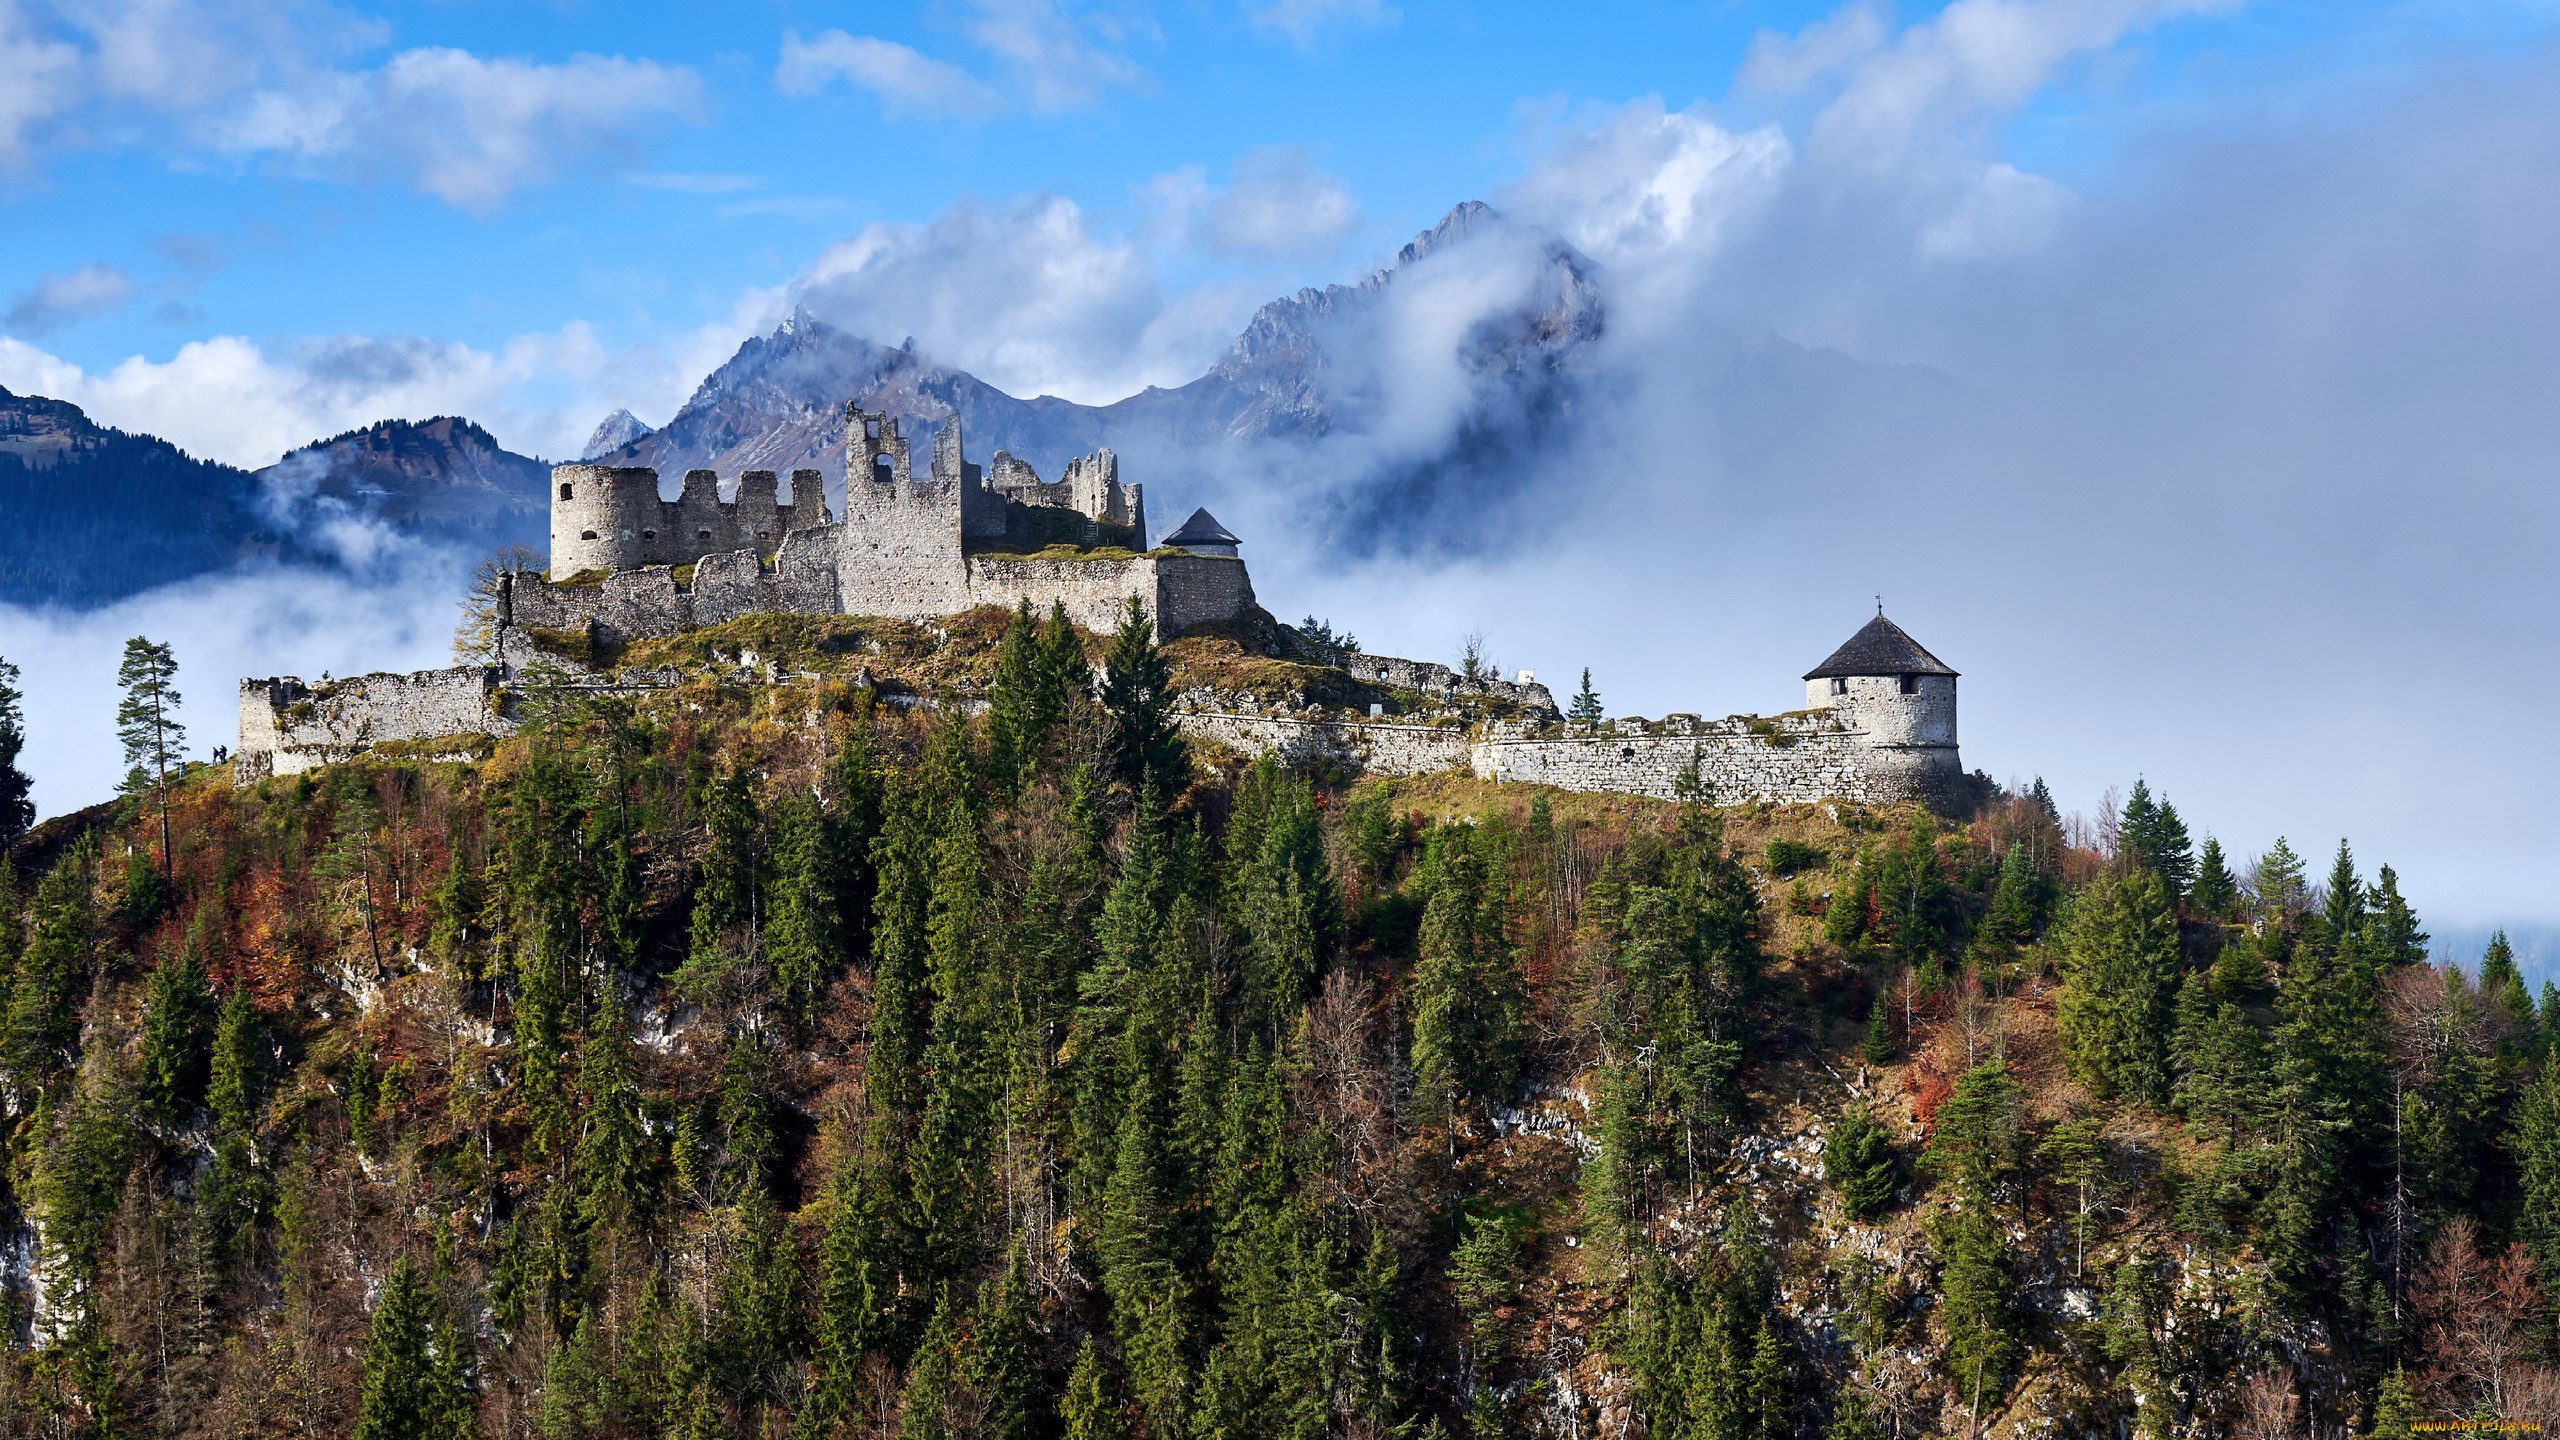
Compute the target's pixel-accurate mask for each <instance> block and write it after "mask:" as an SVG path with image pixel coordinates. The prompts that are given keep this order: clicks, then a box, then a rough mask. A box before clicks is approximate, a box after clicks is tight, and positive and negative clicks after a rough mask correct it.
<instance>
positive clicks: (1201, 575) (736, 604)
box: [503, 529, 1254, 643]
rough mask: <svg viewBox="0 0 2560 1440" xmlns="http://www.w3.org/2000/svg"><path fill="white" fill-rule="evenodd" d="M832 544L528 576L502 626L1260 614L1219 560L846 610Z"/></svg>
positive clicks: (1131, 566)
mask: <svg viewBox="0 0 2560 1440" xmlns="http://www.w3.org/2000/svg"><path fill="white" fill-rule="evenodd" d="M831 545H832V537H831V535H830V533H829V532H828V531H826V530H822V529H810V530H794V531H792V532H791V534H790V535H788V536H787V537H785V538H784V540H783V542H782V547H781V549H780V550H778V551H776V552H775V554H774V557H773V559H772V561H771V563H769V564H768V563H766V562H764V561H761V560H759V559H758V558H757V556H756V554H755V552H753V551H750V550H733V551H729V552H727V553H725V554H719V555H707V556H704V557H703V558H702V560H701V561H700V562H698V563H697V564H695V565H693V566H691V567H690V569H689V573H688V572H680V571H679V569H678V568H677V567H673V566H667V565H651V566H648V567H646V568H644V569H639V570H624V571H617V572H615V573H614V574H611V575H607V576H604V577H602V579H600V580H583V581H578V582H575V583H568V584H553V583H551V582H550V581H548V580H545V579H544V578H543V577H541V576H539V575H535V574H531V573H529V572H528V573H522V574H518V575H515V576H513V577H511V578H510V579H509V580H508V582H507V588H508V594H507V596H506V598H505V600H504V602H503V604H504V607H505V611H506V618H508V619H509V621H510V622H511V623H513V624H516V625H522V626H527V627H530V628H532V629H536V630H555V631H558V630H585V629H587V628H588V627H589V626H593V627H594V632H595V634H596V637H597V638H599V639H601V640H604V641H606V642H608V643H620V642H623V641H628V640H638V639H644V638H650V637H655V636H662V635H674V634H678V633H680V632H682V631H685V630H692V629H698V628H700V627H702V626H706V625H718V624H721V623H723V622H725V621H729V620H734V619H736V618H738V617H739V616H741V615H757V614H776V613H779V614H789V615H837V614H844V613H848V612H850V613H855V614H868V615H894V616H912V615H916V614H927V615H946V614H951V613H954V612H955V611H957V610H966V609H969V608H971V607H973V606H978V605H1004V606H1011V605H1014V604H1017V603H1019V602H1020V601H1022V600H1025V599H1028V600H1029V601H1030V602H1031V604H1032V606H1033V608H1035V609H1037V610H1041V611H1043V612H1045V611H1047V610H1048V608H1049V606H1050V605H1051V604H1052V603H1053V602H1054V603H1059V604H1063V605H1065V606H1066V607H1067V614H1068V616H1069V617H1071V618H1072V619H1074V621H1075V622H1076V623H1077V624H1079V625H1082V626H1084V627H1085V628H1086V629H1088V630H1100V631H1110V630H1115V629H1117V628H1119V625H1120V621H1121V620H1122V618H1124V616H1125V615H1126V614H1127V610H1128V604H1129V597H1130V596H1132V595H1135V596H1137V597H1138V598H1140V599H1141V600H1144V601H1146V602H1147V612H1148V613H1149V614H1151V615H1153V616H1154V617H1155V621H1156V634H1157V638H1159V639H1167V640H1169V639H1171V638H1173V637H1174V636H1176V635H1179V634H1181V633H1183V632H1184V631H1186V630H1189V629H1191V628H1192V627H1193V626H1195V625H1200V624H1204V623H1207V622H1210V621H1216V620H1226V619H1231V618H1233V617H1235V616H1237V615H1242V614H1245V613H1247V612H1249V611H1250V610H1251V609H1252V608H1253V604H1254V599H1253V582H1252V580H1251V579H1249V578H1248V577H1247V575H1246V573H1245V567H1244V562H1243V561H1241V560H1235V559H1230V558H1227V557H1225V556H1218V555H1184V554H1165V555H1126V554H1123V555H1114V554H1111V553H1110V552H1107V551H1105V552H1099V553H1094V552H1086V553H1080V554H1076V555H1070V556H1064V557H1059V556H1049V555H971V556H969V557H967V559H966V562H965V568H964V569H963V570H962V571H961V577H962V583H961V586H960V588H959V589H958V591H957V592H956V593H957V595H958V598H959V602H960V603H959V604H957V605H956V606H954V605H951V604H949V603H948V601H949V598H950V596H949V594H948V593H946V588H945V587H941V586H939V585H937V586H936V587H935V589H934V594H933V595H932V596H926V595H922V594H919V595H916V596H904V595H899V594H895V593H889V594H874V595H865V596H862V597H856V598H858V599H860V600H862V601H866V602H868V603H866V604H859V605H857V604H849V603H847V600H848V597H846V596H845V595H844V593H843V592H842V590H841V589H840V588H839V586H838V584H837V570H836V565H835V557H834V556H833V555H832V554H831V553H830V549H831Z"/></svg>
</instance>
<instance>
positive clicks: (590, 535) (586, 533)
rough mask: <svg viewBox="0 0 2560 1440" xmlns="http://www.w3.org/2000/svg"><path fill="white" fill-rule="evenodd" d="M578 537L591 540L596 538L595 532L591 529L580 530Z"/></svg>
mask: <svg viewBox="0 0 2560 1440" xmlns="http://www.w3.org/2000/svg"><path fill="white" fill-rule="evenodd" d="M578 538H579V539H581V540H593V539H594V538H596V532H594V531H593V530H581V531H579V532H578Z"/></svg>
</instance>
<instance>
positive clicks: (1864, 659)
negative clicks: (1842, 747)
mask: <svg viewBox="0 0 2560 1440" xmlns="http://www.w3.org/2000/svg"><path fill="white" fill-rule="evenodd" d="M1804 704H1805V708H1806V709H1808V710H1830V711H1832V712H1834V713H1836V714H1837V715H1838V716H1839V717H1840V718H1841V719H1842V720H1843V721H1845V722H1847V723H1848V724H1849V725H1850V726H1851V727H1852V728H1854V729H1857V730H1861V731H1863V732H1865V734H1866V737H1867V744H1868V745H1870V746H1873V747H1875V748H1878V749H1898V750H1944V751H1946V752H1947V754H1946V758H1947V760H1948V761H1949V762H1950V763H1952V762H1953V760H1954V756H1955V749H1956V672H1955V671H1954V670H1952V669H1950V668H1948V666H1947V664H1946V662H1945V661H1943V660H1940V659H1939V658H1938V657H1937V656H1935V655H1932V654H1930V653H1929V652H1928V651H1927V650H1925V649H1923V648H1921V645H1920V642H1919V641H1917V640H1914V639H1912V638H1911V636H1910V635H1909V634H1908V633H1906V632H1905V631H1904V630H1903V628H1902V627H1901V626H1899V625H1896V624H1894V623H1893V622H1892V621H1890V620H1887V619H1886V618H1884V611H1883V610H1882V609H1881V608H1879V609H1878V610H1877V611H1876V618H1874V619H1873V620H1870V621H1868V622H1867V623H1866V624H1865V625H1864V626H1862V627H1860V628H1859V630H1858V633H1857V634H1855V635H1852V636H1850V637H1849V642H1848V643H1847V644H1845V645H1843V646H1841V647H1840V648H1839V649H1837V650H1834V651H1832V652H1831V658H1830V659H1828V660H1825V661H1823V662H1822V663H1821V664H1819V665H1816V666H1814V667H1813V668H1812V669H1811V670H1808V671H1806V672H1805V677H1804Z"/></svg>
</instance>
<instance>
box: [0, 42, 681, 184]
mask: <svg viewBox="0 0 2560 1440" xmlns="http://www.w3.org/2000/svg"><path fill="white" fill-rule="evenodd" d="M389 37H390V30H389V28H388V27H387V26H385V25H384V24H382V23H381V22H380V21H377V20H373V19H370V18H367V17H364V16H361V15H357V14H354V13H351V12H348V11H345V10H341V9H338V8H336V7H334V6H331V5H327V4H322V3H312V0H236V3H225V4H211V3H206V0H92V3H83V4H69V3H51V4H47V3H43V0H0V73H5V75H6V77H7V78H6V80H5V82H0V167H5V168H9V169H17V170H24V169H26V168H28V167H29V166H30V165H31V164H32V163H33V162H34V160H35V158H36V156H37V153H38V149H39V146H40V145H41V144H42V143H45V142H47V141H51V140H56V139H59V138H61V137H64V136H76V137H77V139H78V140H79V141H80V142H81V143H83V144H85V145H88V146H91V147H100V148H104V147H134V148H145V149H155V150H161V151H165V152H167V153H169V154H170V155H172V157H173V158H185V159H189V160H194V159H198V158H200V157H203V156H207V155H212V156H223V157H228V158H232V159H237V160H248V161H269V162H272V163H277V164H281V165H284V166H287V167H289V168H292V169H294V170H296V171H297V172H300V173H306V174H315V175H322V176H327V177H329V178H335V179H346V180H360V181H375V180H388V181H390V182H392V183H396V184H406V185H410V186H413V187H415V188H416V189H418V190H420V191H423V192H424V193H427V194H430V195H434V196H436V197H438V198H439V199H442V200H446V201H449V202H451V203H453V204H456V205H459V206H463V207H465V208H469V209H473V210H486V209H489V208H491V207H492V206H495V205H497V204H499V203H500V202H502V201H504V200H505V199H506V198H507V197H508V196H509V195H511V194H513V193H514V192H515V191H517V190H519V189H521V188H523V187H525V186H527V185H532V184H538V183H540V182H542V181H545V180H549V179H552V178H555V177H557V176H559V175H562V174H565V173H568V172H570V171H572V170H575V169H578V168H580V167H584V166H591V165H595V164H598V163H620V162H623V161H627V160H629V159H631V158H633V157H635V156H637V155H638V154H640V153H641V152H642V150H643V149H644V148H645V146H646V144H647V142H648V140H649V139H650V138H651V137H652V136H653V135H655V134H656V133H657V132H658V131H660V130H662V129H664V128H665V127H667V126H669V125H672V124H678V123H685V122H692V121H698V120H700V119H701V118H702V116H703V113H704V105H703V96H702V85H701V79H700V77H699V76H698V75H697V74H696V73H695V72H694V71H693V70H692V69H691V68H690V67H688V66H683V65H669V64H662V63H660V62H657V61H654V60H648V59H632V58H627V57H623V56H604V55H584V54H582V55H572V56H570V57H569V58H567V59H566V60H562V61H556V62H555V61H547V60H538V59H531V58H522V57H490V56H484V55H477V54H473V53H471V52H469V51H465V50H458V49H453V48H450V47H422V48H415V49H408V50H401V51H398V52H396V53H393V54H391V55H389V56H387V57H385V58H384V59H383V61H382V63H381V64H379V65H376V66H371V67H366V66H363V65H360V64H354V63H352V62H354V61H356V60H357V59H358V58H359V57H361V56H362V55H364V54H365V53H366V52H368V51H373V50H378V49H380V48H381V47H382V46H383V45H384V44H385V43H386V42H387V41H388V39H389Z"/></svg>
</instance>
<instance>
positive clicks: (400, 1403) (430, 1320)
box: [354, 1255, 468, 1440]
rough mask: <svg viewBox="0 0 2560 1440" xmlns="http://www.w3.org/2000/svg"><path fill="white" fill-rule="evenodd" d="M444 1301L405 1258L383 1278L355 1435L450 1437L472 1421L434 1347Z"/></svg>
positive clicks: (393, 1439)
mask: <svg viewBox="0 0 2560 1440" xmlns="http://www.w3.org/2000/svg"><path fill="white" fill-rule="evenodd" d="M441 1309H442V1306H441V1305H440V1304H439V1303H438V1301H437V1300H436V1298H435V1295H434V1293H433V1292H432V1291H431V1290H429V1289H428V1287H427V1286H426V1284H425V1283H424V1282H423V1281H422V1280H421V1279H420V1277H419V1275H418V1271H417V1266H416V1265H415V1264H413V1263H412V1262H411V1261H410V1259H409V1257H408V1256H406V1255H403V1256H401V1257H400V1258H399V1259H398V1260H395V1261H393V1262H392V1265H391V1274H390V1275H389V1277H387V1278H386V1279H385V1280H384V1281H383V1282H382V1293H381V1296H380V1297H379V1298H378V1299H376V1300H375V1302H374V1306H373V1318H372V1320H371V1322H370V1323H369V1324H368V1326H367V1330H366V1335H365V1346H364V1382H363V1391H362V1398H361V1399H360V1400H359V1402H358V1405H357V1410H356V1425H355V1434H354V1440H453V1437H454V1436H456V1435H457V1434H459V1433H464V1427H465V1426H467V1424H468V1422H467V1420H464V1419H461V1417H460V1416H459V1414H458V1412H460V1411H461V1410H462V1408H463V1407H464V1406H465V1405H466V1404H467V1403H468V1397H467V1396H466V1395H464V1394H462V1393H460V1392H459V1391H458V1389H457V1388H456V1386H455V1383H454V1376H453V1374H452V1372H451V1370H450V1369H449V1367H447V1366H444V1365H442V1364H440V1363H439V1360H440V1356H439V1354H438V1350H439V1347H438V1346H437V1344H436V1339H437V1331H438V1328H439V1326H438V1322H439V1320H440V1319H441V1316H440V1314H439V1312H440V1311H441Z"/></svg>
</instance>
